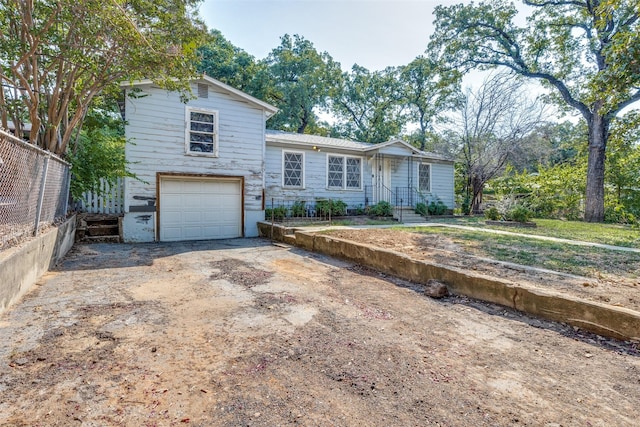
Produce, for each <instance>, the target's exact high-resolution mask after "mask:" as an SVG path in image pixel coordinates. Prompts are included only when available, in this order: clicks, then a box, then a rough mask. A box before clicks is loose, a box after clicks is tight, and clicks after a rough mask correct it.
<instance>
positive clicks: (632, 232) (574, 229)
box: [431, 216, 640, 249]
mask: <svg viewBox="0 0 640 427" xmlns="http://www.w3.org/2000/svg"><path fill="white" fill-rule="evenodd" d="M533 221H534V222H535V223H536V224H537V227H536V228H526V227H501V226H493V225H486V224H485V219H484V217H480V216H475V217H459V218H442V219H434V220H432V221H431V222H440V223H445V224H457V225H466V226H470V227H478V228H489V229H493V230H504V231H509V232H512V233H521V234H532V235H537V236H549V237H558V238H562V239H571V240H581V241H584V242H593V243H602V244H607V245H615V246H624V247H628V248H638V249H640V228H638V227H631V226H629V225H619V224H593V223H587V222H579V221H560V220H555V219H535V220H533Z"/></svg>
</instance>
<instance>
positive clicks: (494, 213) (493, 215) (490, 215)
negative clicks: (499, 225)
mask: <svg viewBox="0 0 640 427" xmlns="http://www.w3.org/2000/svg"><path fill="white" fill-rule="evenodd" d="M484 216H485V217H486V218H487V219H490V220H491V221H498V220H500V218H501V215H500V211H498V208H496V207H495V206H491V207H490V208H487V209H485V210H484Z"/></svg>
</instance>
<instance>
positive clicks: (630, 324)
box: [259, 224, 640, 340]
mask: <svg viewBox="0 0 640 427" xmlns="http://www.w3.org/2000/svg"><path fill="white" fill-rule="evenodd" d="M259 228H260V227H259ZM268 231H269V234H266V232H267V230H265V234H264V235H263V236H265V237H269V236H270V224H269V230H268ZM274 236H278V237H280V236H282V239H280V240H285V239H284V232H283V231H280V232H278V233H275V232H274ZM275 240H278V239H277V238H276V239H275ZM285 241H286V242H287V243H290V244H295V245H296V246H299V247H301V248H303V249H306V250H308V251H312V252H318V253H322V254H325V255H329V256H332V257H336V258H341V259H344V260H348V261H351V262H354V263H356V264H360V265H364V266H367V267H370V268H373V269H375V270H378V271H381V272H384V273H387V274H391V275H394V276H397V277H400V278H403V279H406V280H410V281H412V282H416V283H423V284H424V283H426V282H427V281H428V280H429V279H436V280H439V281H441V282H443V283H445V284H446V285H447V287H448V288H449V291H450V292H452V293H454V294H458V295H466V296H469V297H471V298H476V299H480V300H483V301H489V302H493V303H496V304H501V305H504V306H508V307H512V308H514V309H516V310H520V311H523V312H525V313H529V314H533V315H535V316H540V317H544V318H546V319H550V320H555V321H559V322H564V323H567V324H570V325H573V326H578V327H580V328H582V329H584V330H587V331H591V332H594V333H596V334H599V335H603V336H608V337H613V338H618V339H623V340H630V339H631V340H640V313H638V312H636V311H633V310H630V309H625V308H622V307H615V306H611V305H607V304H600V303H596V302H591V301H585V300H581V299H579V298H574V297H572V296H570V295H566V294H560V293H555V292H553V291H548V290H540V289H533V288H527V287H523V286H520V285H516V284H514V283H512V282H510V281H507V280H501V279H498V278H494V277H489V276H484V275H480V274H477V273H469V272H467V271H463V270H460V269H457V268H454V267H449V266H444V265H440V264H436V263H430V262H426V261H417V260H413V259H411V258H409V257H408V256H406V255H404V254H401V253H397V252H394V251H390V250H385V249H380V248H377V247H374V246H370V245H366V244H361V243H354V242H351V241H347V240H342V239H337V238H333V237H329V236H327V235H322V234H315V233H309V232H303V231H295V239H292V238H291V237H290V236H287V239H286V240H285Z"/></svg>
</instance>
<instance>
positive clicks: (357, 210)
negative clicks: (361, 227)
mask: <svg viewBox="0 0 640 427" xmlns="http://www.w3.org/2000/svg"><path fill="white" fill-rule="evenodd" d="M348 211H349V210H348ZM350 211H351V212H350V213H351V215H364V214H365V209H364V208H363V207H362V205H358V206H356V207H355V208H353V209H350Z"/></svg>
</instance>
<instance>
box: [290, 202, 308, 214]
mask: <svg viewBox="0 0 640 427" xmlns="http://www.w3.org/2000/svg"><path fill="white" fill-rule="evenodd" d="M306 214H307V208H306V206H305V205H304V200H302V201H297V202H295V203H294V204H293V205H291V216H293V217H303V216H306Z"/></svg>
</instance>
